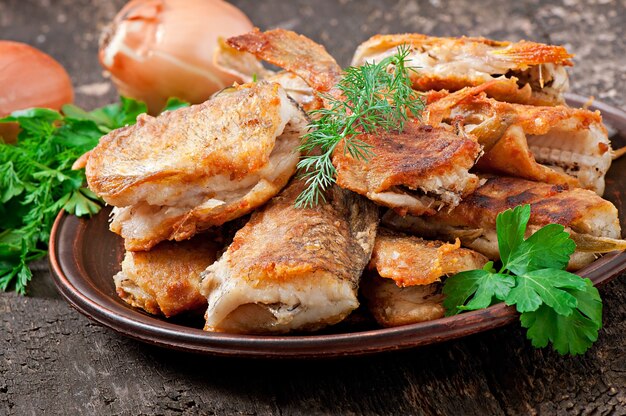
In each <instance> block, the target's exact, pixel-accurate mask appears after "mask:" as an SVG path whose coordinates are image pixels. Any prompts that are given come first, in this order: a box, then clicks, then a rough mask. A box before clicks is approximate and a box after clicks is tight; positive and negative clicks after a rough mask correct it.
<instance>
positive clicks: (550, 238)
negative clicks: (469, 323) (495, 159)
mask: <svg viewBox="0 0 626 416" xmlns="http://www.w3.org/2000/svg"><path fill="white" fill-rule="evenodd" d="M529 219H530V205H523V206H518V207H516V208H515V209H513V210H510V209H509V210H506V211H504V212H502V213H500V214H499V215H498V217H497V220H496V232H497V235H498V248H499V249H500V258H501V261H502V266H501V267H500V269H499V270H496V269H495V268H494V263H493V262H491V261H490V262H489V263H487V264H486V265H485V267H484V268H483V269H482V270H470V271H466V272H461V273H459V274H457V275H455V276H452V277H451V278H449V279H447V280H446V282H445V284H444V288H443V293H444V294H445V295H446V299H445V301H444V306H445V308H446V310H447V315H454V314H457V313H459V312H461V311H470V310H476V309H482V308H486V307H488V306H490V305H492V304H493V303H495V302H498V301H504V302H505V303H506V304H507V305H515V308H516V309H517V311H518V312H520V313H521V316H520V320H521V323H522V326H523V327H525V328H527V336H528V338H529V339H530V340H531V341H532V344H533V346H535V347H545V346H547V345H548V343H551V344H552V346H553V348H554V349H555V350H556V351H558V352H559V353H560V354H563V355H564V354H568V353H569V354H572V355H575V354H582V353H584V352H585V351H587V349H588V348H589V347H590V346H591V345H592V344H593V343H594V342H595V341H596V340H597V339H598V331H599V329H600V327H601V326H602V300H601V299H600V294H599V293H598V290H597V289H596V288H595V287H594V286H593V284H592V283H591V281H590V280H589V279H583V278H581V277H580V276H577V275H575V274H572V273H569V272H567V271H565V267H566V266H567V263H568V262H569V259H570V256H571V255H572V254H573V253H574V251H575V250H576V244H575V243H574V241H572V240H571V239H570V238H569V234H568V233H567V232H565V231H564V227H563V226H562V225H559V224H549V225H546V226H545V227H543V228H541V229H540V230H538V231H537V232H535V233H534V234H533V235H531V236H530V237H529V238H528V239H524V235H525V233H526V226H527V224H528V221H529Z"/></svg>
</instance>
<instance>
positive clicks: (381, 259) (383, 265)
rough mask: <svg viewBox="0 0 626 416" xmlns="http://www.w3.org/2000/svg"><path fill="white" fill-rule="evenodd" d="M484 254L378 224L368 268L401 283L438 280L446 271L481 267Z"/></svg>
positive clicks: (407, 284)
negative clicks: (379, 226)
mask: <svg viewBox="0 0 626 416" xmlns="http://www.w3.org/2000/svg"><path fill="white" fill-rule="evenodd" d="M487 261H488V260H487V258H486V257H485V256H483V255H482V254H480V253H477V252H475V251H473V250H469V249H466V248H461V243H460V241H459V240H458V239H457V240H456V241H455V242H454V243H452V244H450V243H445V242H442V241H437V240H424V239H422V238H419V237H415V236H410V235H406V234H404V233H400V232H397V231H392V230H389V229H387V228H384V227H381V228H379V230H378V233H377V235H376V241H375V243H374V251H373V252H372V258H371V260H370V262H369V265H368V269H369V270H374V271H376V273H378V275H379V276H380V277H383V278H387V279H391V280H393V281H394V282H395V283H396V284H397V285H398V286H400V287H407V286H415V285H427V284H431V283H435V282H440V281H441V278H442V277H444V276H446V275H451V274H456V273H458V272H460V271H464V270H472V269H480V268H482V267H483V266H484V265H485V263H487Z"/></svg>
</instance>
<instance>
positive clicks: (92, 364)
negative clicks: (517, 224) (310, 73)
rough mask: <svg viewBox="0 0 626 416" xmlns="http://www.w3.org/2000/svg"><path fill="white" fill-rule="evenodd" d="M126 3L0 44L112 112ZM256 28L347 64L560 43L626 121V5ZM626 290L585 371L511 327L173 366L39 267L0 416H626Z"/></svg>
mask: <svg viewBox="0 0 626 416" xmlns="http://www.w3.org/2000/svg"><path fill="white" fill-rule="evenodd" d="M123 3H124V1H123V0H115V1H96V0H55V1H52V0H28V1H27V0H2V1H1V2H0V38H3V39H13V40H20V41H25V42H28V43H30V44H32V45H35V46H37V47H39V48H41V49H43V50H44V51H46V52H48V53H50V54H52V55H53V56H54V57H55V58H57V59H58V60H60V61H61V63H62V64H63V65H64V66H65V67H66V68H67V69H68V71H69V72H70V75H71V76H72V79H73V81H74V85H75V87H76V88H77V95H76V97H77V102H78V104H79V105H83V106H86V107H93V106H96V105H102V104H105V103H107V102H110V101H112V100H113V99H114V98H115V91H114V89H113V88H112V87H111V86H110V83H109V81H108V80H107V79H106V78H104V77H103V76H102V71H101V69H100V67H99V64H98V62H97V59H96V50H97V38H98V35H99V32H100V30H101V28H102V26H103V25H104V24H105V23H106V22H107V21H108V20H110V19H111V18H112V17H113V16H114V14H115V12H116V10H118V9H119V8H120V7H121V5H122V4H123ZM234 3H236V4H237V5H238V6H240V7H241V8H242V9H243V10H244V11H245V12H246V13H247V14H248V15H249V16H250V17H251V18H252V20H253V21H254V22H255V24H256V25H258V26H259V27H261V28H269V27H275V26H281V27H284V28H288V29H293V30H296V31H299V32H301V33H303V34H305V35H307V36H311V37H312V38H313V39H315V40H317V41H320V42H322V43H324V44H325V45H326V46H327V49H328V51H329V52H330V53H331V54H333V55H335V56H336V57H337V58H338V59H339V61H340V63H341V64H343V65H345V64H347V63H348V62H349V60H350V57H351V54H352V51H353V48H354V47H355V46H356V44H357V43H358V42H360V41H362V40H365V39H367V38H368V37H369V36H370V35H372V34H374V33H377V32H383V33H390V32H402V31H421V32H424V33H428V34H433V35H453V36H454V35H462V34H467V35H473V36H475V35H483V36H490V37H495V38H502V39H510V40H518V39H521V38H525V39H529V40H535V41H540V42H553V43H557V44H565V45H566V46H567V47H568V49H569V50H571V51H572V52H574V53H575V54H576V58H575V59H574V61H575V64H576V66H575V67H574V68H572V70H571V71H570V72H571V74H572V78H571V81H572V82H571V83H572V90H573V91H575V92H577V93H579V94H583V95H595V96H597V97H598V98H599V99H602V100H604V101H606V102H608V103H610V104H613V105H616V106H619V107H622V108H624V107H626V98H624V96H623V92H624V91H626V75H625V73H624V70H623V68H625V67H626V40H625V39H626V36H625V35H626V28H625V27H624V24H623V22H624V19H625V18H626V4H624V2H605V1H581V0H564V1H556V0H549V1H542V2H539V1H537V0H530V1H518V2H508V3H506V4H505V3H504V2H499V1H495V0H488V1H484V2H480V5H479V4H478V2H470V1H468V0H465V1H453V0H450V1H444V0H431V1H430V2H428V3H426V2H418V1H414V0H400V1H397V2H392V1H386V2H382V1H375V0H366V1H363V0H361V1H356V0H354V1H348V0H341V1H338V2H334V1H330V0H322V1H317V2H309V1H305V0H298V1H290V2H286V1H280V0H265V1H256V2H251V1H243V0H239V1H235V2H234ZM625 284H626V277H624V276H622V277H621V278H619V279H617V280H615V281H614V282H612V283H610V284H608V285H607V286H605V287H604V288H602V289H601V294H602V296H603V298H604V303H605V313H604V323H605V325H604V328H603V329H602V331H601V333H600V339H599V341H598V342H597V343H596V345H595V346H594V347H593V348H592V349H591V350H590V351H589V352H588V353H587V354H586V355H585V356H584V357H578V358H563V357H560V356H559V355H558V354H556V353H554V352H553V351H551V350H548V349H546V350H534V349H533V348H532V347H531V346H530V344H529V343H528V341H527V340H526V339H525V335H524V332H523V330H521V329H520V328H519V327H517V326H516V325H512V326H509V327H507V328H503V329H499V330H494V331H491V332H488V333H485V334H481V335H476V336H472V337H469V338H466V339H463V340H459V341H453V342H448V343H445V344H442V345H438V346H433V347H426V348H421V349H417V350H411V351H407V352H400V353H389V354H384V355H380V356H374V357H363V358H352V359H341V360H332V361H316V362H307V361H296V362H281V361H250V360H235V359H218V358H206V357H199V356H194V355H190V354H184V353H175V352H171V351H166V350H162V349H159V348H155V347H150V346H147V345H143V344H141V343H138V342H135V341H132V340H130V339H126V338H123V337H121V336H119V335H117V334H115V333H113V332H112V331H109V330H107V329H105V328H102V327H100V326H98V325H96V324H93V323H92V322H90V321H89V320H88V319H87V318H84V317H83V316H82V315H80V314H78V313H77V312H76V311H74V310H72V309H71V308H70V307H69V306H68V305H67V304H66V303H65V302H63V301H62V300H60V299H59V297H58V295H57V294H56V292H55V290H54V288H53V285H52V282H51V278H50V275H49V273H48V271H47V264H46V263H45V262H41V263H38V264H37V271H36V273H35V277H34V280H33V283H32V285H31V287H30V295H29V296H28V297H19V296H16V295H15V294H13V293H7V294H0V328H1V330H0V414H7V415H30V414H34V415H39V414H112V415H118V414H119V415H127V414H131V415H136V414H166V415H170V414H185V415H195V414H206V415H216V414H217V415H221V414H258V415H266V414H267V415H273V414H282V415H292V414H329V413H341V414H416V415H422V414H424V415H429V414H442V415H448V414H450V415H458V414H468V415H485V414H496V415H500V414H502V415H517V414H599V415H600V414H614V415H623V414H626V336H625V335H624V334H625V333H626V319H625V318H626V306H625V305H626V290H625Z"/></svg>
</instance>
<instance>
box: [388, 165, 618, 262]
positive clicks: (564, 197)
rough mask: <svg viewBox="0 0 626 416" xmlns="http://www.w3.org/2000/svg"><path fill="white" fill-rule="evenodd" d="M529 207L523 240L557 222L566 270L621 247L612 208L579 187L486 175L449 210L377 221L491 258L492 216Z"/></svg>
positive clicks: (494, 257)
mask: <svg viewBox="0 0 626 416" xmlns="http://www.w3.org/2000/svg"><path fill="white" fill-rule="evenodd" d="M523 204H530V207H531V216H530V221H529V223H528V228H527V236H530V235H531V234H532V233H534V232H535V231H537V230H538V229H540V228H541V227H543V226H545V225H547V224H553V223H555V224H561V225H563V226H564V227H565V230H566V231H567V232H568V233H570V236H571V237H572V239H573V240H574V241H575V242H576V243H577V250H576V252H575V253H574V255H572V258H571V260H570V263H569V266H568V268H569V269H570V270H577V269H580V268H581V267H584V266H586V265H587V264H589V263H590V262H592V261H593V260H594V259H595V258H596V256H595V254H596V253H606V252H609V251H613V250H624V249H626V241H624V240H620V235H621V228H620V223H619V219H618V216H617V209H616V208H615V206H614V205H613V204H612V203H611V202H609V201H606V200H604V199H602V198H601V197H599V196H598V195H596V194H595V193H593V192H591V191H589V190H586V189H580V188H574V189H568V187H567V186H562V185H550V184H545V183H538V182H531V181H527V180H524V179H518V178H509V177H489V178H488V179H487V181H486V182H485V184H484V185H482V186H481V187H479V188H478V189H477V190H476V191H475V192H474V193H473V194H472V195H470V196H468V197H467V198H465V199H464V200H463V201H462V202H461V203H460V204H459V205H458V206H457V207H456V208H455V209H453V210H452V211H449V212H448V211H440V212H438V213H437V214H436V215H434V216H431V217H415V216H408V215H407V216H405V217H401V216H398V215H397V214H395V213H393V212H391V211H388V212H387V213H386V214H385V215H384V216H383V223H384V224H385V225H387V226H389V227H391V228H393V229H396V230H400V231H404V232H410V233H414V234H417V235H419V236H420V237H424V238H433V239H434V238H437V239H442V240H454V239H456V238H459V239H460V240H461V242H462V243H463V245H464V246H466V247H469V248H471V249H474V250H476V251H478V252H480V253H482V254H484V255H485V256H487V257H488V258H490V259H492V260H497V259H498V258H499V253H498V241H497V236H496V217H497V215H498V214H499V213H500V212H502V211H505V210H507V209H512V208H514V207H516V206H518V205H523Z"/></svg>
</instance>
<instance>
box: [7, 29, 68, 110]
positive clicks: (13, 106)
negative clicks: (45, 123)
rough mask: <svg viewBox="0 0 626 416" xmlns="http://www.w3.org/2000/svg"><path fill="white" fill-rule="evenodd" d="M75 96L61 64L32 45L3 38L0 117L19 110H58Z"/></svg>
mask: <svg viewBox="0 0 626 416" xmlns="http://www.w3.org/2000/svg"><path fill="white" fill-rule="evenodd" d="M73 98H74V92H73V90H72V82H71V81H70V77H69V75H68V74H67V72H66V71H65V69H63V67H62V66H61V64H59V63H58V62H57V61H55V60H54V59H53V58H52V57H50V56H49V55H46V54H45V53H43V52H41V51H40V50H38V49H35V48H33V47H32V46H29V45H26V44H24V43H19V42H11V41H6V40H0V117H3V116H5V115H7V114H10V113H11V112H13V111H15V110H23V109H25V108H31V107H46V108H52V109H55V110H58V109H60V108H61V106H62V105H63V104H67V103H71V102H72V101H73Z"/></svg>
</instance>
